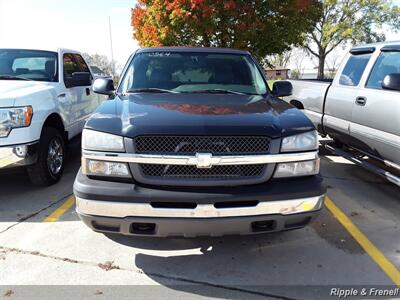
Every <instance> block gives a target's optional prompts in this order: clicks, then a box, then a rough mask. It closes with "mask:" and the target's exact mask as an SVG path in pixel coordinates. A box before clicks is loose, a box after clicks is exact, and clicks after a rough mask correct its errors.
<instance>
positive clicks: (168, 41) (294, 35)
mask: <svg viewBox="0 0 400 300" xmlns="http://www.w3.org/2000/svg"><path fill="white" fill-rule="evenodd" d="M319 13H320V3H319V2H318V1H317V0H225V1H223V0H166V1H162V0H139V1H138V3H137V4H136V6H135V7H134V8H133V9H132V27H133V36H134V38H135V39H137V40H138V41H139V43H140V45H141V46H146V47H151V46H188V45H191V46H211V47H213V46H216V47H232V48H239V49H246V50H249V51H251V52H252V53H254V54H255V55H257V56H259V57H264V56H265V55H267V54H272V53H279V52H281V51H283V50H285V49H287V48H288V47H289V46H290V45H293V44H299V43H300V42H301V41H302V40H303V36H304V33H305V32H308V31H310V30H311V29H312V26H313V25H314V24H315V22H316V20H317V19H318V17H319Z"/></svg>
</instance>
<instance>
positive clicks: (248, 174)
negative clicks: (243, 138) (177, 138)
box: [140, 164, 266, 180]
mask: <svg viewBox="0 0 400 300" xmlns="http://www.w3.org/2000/svg"><path fill="white" fill-rule="evenodd" d="M140 166H141V169H142V172H143V174H144V175H145V176H149V177H159V178H168V179H174V178H176V179H197V178H202V179H227V180H229V179H243V178H254V177H260V176H262V175H263V173H264V169H265V166H266V165H235V166H214V167H212V168H209V169H199V168H196V166H182V165H179V166H178V165H155V164H142V165H140Z"/></svg>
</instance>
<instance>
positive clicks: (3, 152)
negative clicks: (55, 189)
mask: <svg viewBox="0 0 400 300" xmlns="http://www.w3.org/2000/svg"><path fill="white" fill-rule="evenodd" d="M38 149H39V142H33V143H28V144H19V145H9V146H0V169H8V168H14V167H21V166H28V165H32V164H34V163H36V161H37V155H38Z"/></svg>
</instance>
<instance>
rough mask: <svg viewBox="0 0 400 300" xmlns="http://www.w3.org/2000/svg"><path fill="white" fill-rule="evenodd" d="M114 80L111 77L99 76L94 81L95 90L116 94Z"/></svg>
mask: <svg viewBox="0 0 400 300" xmlns="http://www.w3.org/2000/svg"><path fill="white" fill-rule="evenodd" d="M114 91H115V88H114V81H113V80H112V79H111V78H97V79H96V80H95V81H94V83H93V92H95V93H97V94H102V95H108V96H111V95H112V94H114Z"/></svg>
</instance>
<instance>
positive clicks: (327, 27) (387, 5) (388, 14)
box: [304, 0, 400, 79]
mask: <svg viewBox="0 0 400 300" xmlns="http://www.w3.org/2000/svg"><path fill="white" fill-rule="evenodd" d="M383 24H387V25H389V26H391V27H392V28H395V29H396V28H397V29H398V28H400V8H399V7H396V6H393V5H392V4H391V1H389V0H324V1H323V9H322V15H321V18H320V19H319V21H318V22H317V23H316V24H315V26H314V30H313V31H311V32H310V33H307V34H306V37H307V38H306V43H305V45H304V47H305V49H306V50H307V51H308V53H310V54H311V55H312V56H315V57H316V58H317V59H318V78H319V79H323V78H324V69H325V61H326V57H327V56H328V55H329V54H330V53H331V52H332V51H333V50H334V49H335V48H336V47H338V46H339V45H344V44H346V43H347V42H352V43H353V44H355V43H362V42H365V43H371V42H377V41H383V40H385V35H384V34H383V33H382V32H380V30H381V29H382V25H383Z"/></svg>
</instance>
